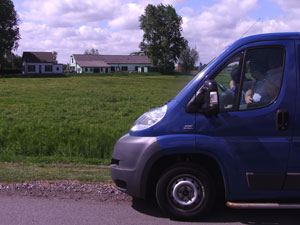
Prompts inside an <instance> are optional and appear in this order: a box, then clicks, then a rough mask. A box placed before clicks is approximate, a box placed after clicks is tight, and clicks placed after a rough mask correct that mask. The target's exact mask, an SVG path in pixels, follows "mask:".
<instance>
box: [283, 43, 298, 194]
mask: <svg viewBox="0 0 300 225" xmlns="http://www.w3.org/2000/svg"><path fill="white" fill-rule="evenodd" d="M295 44H296V49H297V53H296V55H297V60H296V63H295V64H296V70H297V71H296V72H295V74H297V81H296V83H297V91H298V92H295V93H297V94H295V95H296V100H295V107H296V113H295V115H296V116H295V122H294V123H295V129H294V135H293V139H292V147H291V155H290V158H289V163H288V170H287V177H286V181H285V185H284V189H285V190H298V191H300V129H299V128H300V104H296V103H299V101H300V96H299V88H300V83H299V82H300V79H299V76H300V71H299V70H300V68H299V63H300V41H296V42H295Z"/></svg>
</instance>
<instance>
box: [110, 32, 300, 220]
mask: <svg viewBox="0 0 300 225" xmlns="http://www.w3.org/2000/svg"><path fill="white" fill-rule="evenodd" d="M299 54H300V34H299V33H273V34H261V35H255V36H250V37H246V38H242V39H240V40H238V41H236V42H235V43H234V44H233V45H232V46H230V47H229V48H228V49H227V50H226V51H225V52H223V53H222V54H221V55H220V56H219V57H218V58H216V59H215V60H213V61H212V62H211V63H210V64H209V65H208V66H206V68H205V69H204V70H202V71H201V72H200V73H199V74H198V75H196V76H195V77H194V79H193V80H191V81H190V82H189V83H188V84H187V85H186V87H185V88H184V89H183V90H182V91H181V92H180V93H179V94H178V95H177V96H176V97H175V98H174V99H173V100H172V101H170V102H168V103H167V104H166V105H163V106H161V107H159V108H155V109H152V110H150V111H149V112H146V113H145V114H143V115H142V116H141V117H140V118H138V119H137V121H136V122H135V123H134V125H133V127H132V128H131V130H130V132H129V134H126V135H125V136H123V137H122V138H120V140H119V141H118V142H117V143H116V145H115V149H114V151H113V155H112V160H111V176H112V179H113V181H114V182H115V184H116V185H117V187H118V188H119V189H120V190H122V191H124V192H126V193H128V194H129V195H131V196H133V197H137V198H144V199H145V198H146V197H147V196H148V195H150V196H151V194H153V195H152V196H155V198H156V201H157V203H158V205H159V206H160V208H161V209H162V210H163V211H164V212H165V213H166V214H167V215H169V216H170V217H173V218H179V219H191V218H194V217H199V216H202V215H204V214H206V213H207V212H208V211H209V210H210V209H211V208H212V207H213V206H214V204H215V202H216V199H217V198H219V197H220V198H223V199H224V198H225V199H226V201H227V205H228V206H229V207H234V208H274V207H277V208H278V207H281V208H300V204H296V203H295V201H297V200H300V137H299V136H300V104H298V103H299V102H300V74H299V72H300V71H299V70H300V68H299V60H300V55H299ZM297 115H298V116H297ZM298 135H299V136H298Z"/></svg>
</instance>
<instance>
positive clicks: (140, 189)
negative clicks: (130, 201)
mask: <svg viewBox="0 0 300 225" xmlns="http://www.w3.org/2000/svg"><path fill="white" fill-rule="evenodd" d="M160 156H161V151H160V147H159V144H158V142H157V139H156V137H136V136H130V135H129V134H126V135H125V136H123V137H121V138H120V139H119V140H118V142H117V143H116V145H115V148H114V151H113V154H112V160H111V165H110V169H111V177H112V180H113V181H114V183H115V184H116V185H117V187H118V189H119V190H121V191H124V192H125V193H127V194H129V195H131V196H133V197H137V198H145V197H146V188H147V180H148V179H147V177H148V174H149V172H150V170H151V168H152V166H153V164H154V162H155V161H156V159H158V158H159V157H160Z"/></svg>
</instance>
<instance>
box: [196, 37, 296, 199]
mask: <svg viewBox="0 0 300 225" xmlns="http://www.w3.org/2000/svg"><path fill="white" fill-rule="evenodd" d="M293 46H294V45H293V41H276V42H273V41H270V42H269V41H268V42H261V43H257V42H256V43H253V44H250V45H247V46H245V47H243V48H240V49H239V50H237V51H235V52H234V53H232V54H231V55H230V56H229V57H228V58H227V60H226V62H225V63H223V64H222V65H220V67H219V68H217V71H215V72H213V73H212V74H210V75H209V76H210V79H215V80H216V81H217V82H218V85H219V104H220V113H218V114H217V115H215V116H204V115H201V114H198V115H197V116H196V123H197V130H198V135H197V138H196V146H197V148H198V151H204V150H205V151H206V152H207V151H208V152H209V153H210V154H211V155H212V156H213V157H215V158H216V159H217V160H218V161H219V162H220V164H221V166H222V170H223V175H224V177H225V179H226V184H227V189H228V190H227V194H228V195H229V196H230V197H229V199H231V200H235V199H237V200H238V199H244V198H245V197H247V198H272V197H273V196H275V194H276V191H280V190H281V189H282V186H283V183H284V179H285V174H286V169H287V162H288V157H289V153H290V145H291V136H292V130H293V124H292V123H290V122H289V121H291V120H292V119H293V117H294V111H295V101H296V95H295V90H296V86H295V84H296V83H295V73H294V72H295V71H294V63H293V59H294V47H293ZM286 116H288V117H287V118H289V120H288V121H287V123H284V122H283V120H284V118H285V117H286ZM299 122H300V121H299ZM269 190H272V192H270V191H269ZM276 197H278V193H277V194H276Z"/></svg>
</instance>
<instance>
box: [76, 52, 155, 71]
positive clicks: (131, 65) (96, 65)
mask: <svg viewBox="0 0 300 225" xmlns="http://www.w3.org/2000/svg"><path fill="white" fill-rule="evenodd" d="M151 68H152V64H151V62H150V59H149V58H148V57H147V56H138V55H84V54H73V55H71V59H70V72H75V73H110V72H145V73H147V72H149V70H151Z"/></svg>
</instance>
